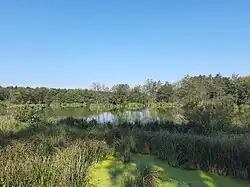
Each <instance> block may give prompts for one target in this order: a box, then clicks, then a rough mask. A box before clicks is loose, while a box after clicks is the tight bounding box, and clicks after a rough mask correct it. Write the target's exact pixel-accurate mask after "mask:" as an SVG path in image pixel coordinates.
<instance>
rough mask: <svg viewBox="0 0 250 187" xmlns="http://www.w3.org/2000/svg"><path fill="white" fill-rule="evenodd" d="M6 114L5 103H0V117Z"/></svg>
mask: <svg viewBox="0 0 250 187" xmlns="http://www.w3.org/2000/svg"><path fill="white" fill-rule="evenodd" d="M6 113H7V105H6V104H5V103H2V102H0V115H4V114H6Z"/></svg>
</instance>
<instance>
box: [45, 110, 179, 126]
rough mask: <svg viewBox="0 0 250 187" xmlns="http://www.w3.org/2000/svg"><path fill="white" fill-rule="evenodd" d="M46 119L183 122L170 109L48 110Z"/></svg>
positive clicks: (101, 121)
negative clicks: (74, 118) (72, 118)
mask: <svg viewBox="0 0 250 187" xmlns="http://www.w3.org/2000/svg"><path fill="white" fill-rule="evenodd" d="M45 116H46V117H62V118H63V117H76V118H85V119H86V120H92V119H95V120H96V121H98V122H99V123H107V122H113V123H116V122H120V121H129V122H132V121H141V122H148V121H174V122H179V123H181V122H183V120H184V119H183V117H182V115H181V114H180V111H179V110H173V109H168V110H164V111H159V110H150V109H143V110H138V111H129V110H116V111H90V110H89V109H86V108H53V109H52V108H47V109H45Z"/></svg>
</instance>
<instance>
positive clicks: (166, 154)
mask: <svg viewBox="0 0 250 187" xmlns="http://www.w3.org/2000/svg"><path fill="white" fill-rule="evenodd" d="M135 136H137V137H140V138H138V139H137V140H138V141H136V144H139V145H143V144H142V143H141V142H140V141H145V139H147V141H148V146H149V147H150V150H151V152H150V154H153V155H156V156H158V157H160V158H161V159H163V160H166V161H168V162H169V164H170V165H171V166H174V167H182V168H187V169H202V170H204V171H209V172H213V173H217V174H220V175H225V176H226V175H229V176H233V177H236V178H243V179H249V172H250V171H249V166H250V163H249V159H248V155H249V154H250V141H249V140H250V139H249V136H250V135H249V134H239V135H236V134H218V135H214V136H210V137H208V136H202V135H194V134H176V133H173V134H169V133H168V132H155V133H153V132H140V133H138V132H137V133H136V135H135ZM137 150H141V149H137Z"/></svg>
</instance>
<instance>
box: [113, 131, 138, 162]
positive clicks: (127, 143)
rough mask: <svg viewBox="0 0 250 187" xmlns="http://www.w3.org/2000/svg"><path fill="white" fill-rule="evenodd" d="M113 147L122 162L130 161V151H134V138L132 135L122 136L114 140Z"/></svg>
mask: <svg viewBox="0 0 250 187" xmlns="http://www.w3.org/2000/svg"><path fill="white" fill-rule="evenodd" d="M115 148H116V150H117V151H118V152H119V157H120V159H121V160H122V161H123V162H124V163H128V162H130V161H131V158H132V155H131V151H135V148H136V146H135V140H134V138H133V137H132V136H127V137H122V138H121V139H118V140H116V141H115Z"/></svg>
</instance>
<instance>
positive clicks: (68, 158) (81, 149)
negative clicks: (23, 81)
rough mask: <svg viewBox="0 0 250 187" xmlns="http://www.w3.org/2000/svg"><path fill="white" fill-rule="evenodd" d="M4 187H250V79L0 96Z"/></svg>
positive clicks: (13, 90) (9, 90)
mask: <svg viewBox="0 0 250 187" xmlns="http://www.w3.org/2000/svg"><path fill="white" fill-rule="evenodd" d="M0 101H1V102H0V112H1V115H2V117H1V118H0V146H1V148H0V168H1V170H0V186H4V187H9V186H25V187H27V186H32V187H33V186H47V187H52V186H62V187H64V186H72V187H80V186H103V187H105V186H130V187H135V186H140V187H143V186H147V187H150V186H163V185H165V186H173V187H174V186H176V187H177V186H183V187H185V186H191V187H192V186H193V187H196V186H197V187H198V186H199V187H223V186H229V187H248V186H250V182H249V179H250V110H249V109H250V105H249V104H250V78H249V77H240V76H236V75H233V76H232V77H223V76H221V75H220V74H218V75H216V76H203V75H201V76H194V77H191V76H186V77H184V78H183V79H182V80H180V81H178V82H176V83H169V82H165V83H162V82H160V81H153V80H147V81H146V82H145V84H144V85H139V86H135V87H132V88H131V87H130V86H129V85H127V84H119V85H115V86H113V87H112V88H110V89H109V88H107V87H105V86H103V85H100V84H97V83H95V84H93V86H92V87H91V89H53V88H29V87H27V88H23V87H0Z"/></svg>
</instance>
